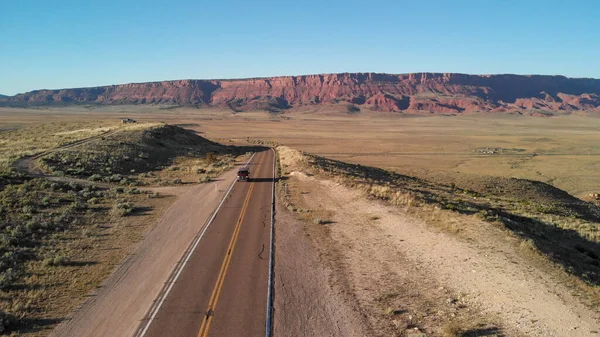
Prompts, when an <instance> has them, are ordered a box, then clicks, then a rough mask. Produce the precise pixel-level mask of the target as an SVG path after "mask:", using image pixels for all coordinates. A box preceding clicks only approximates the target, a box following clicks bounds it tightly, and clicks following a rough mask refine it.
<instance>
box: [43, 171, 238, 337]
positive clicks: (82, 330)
mask: <svg viewBox="0 0 600 337" xmlns="http://www.w3.org/2000/svg"><path fill="white" fill-rule="evenodd" d="M234 178H235V170H232V171H230V172H227V173H225V174H223V175H222V176H221V177H220V179H219V181H215V182H212V183H209V184H202V185H196V186H193V187H191V188H189V187H186V191H185V192H183V193H181V194H180V195H179V196H178V199H177V201H175V203H173V205H172V206H171V207H170V208H169V209H168V210H167V211H166V212H165V214H164V215H163V216H162V217H161V218H160V219H159V220H158V222H157V223H156V224H155V225H154V226H153V227H152V228H151V229H150V231H149V232H148V233H147V234H146V235H145V237H144V238H143V239H142V240H141V241H140V242H139V243H138V244H137V245H136V247H135V248H134V249H133V250H132V253H131V254H130V255H129V256H128V257H127V258H126V259H125V260H124V261H123V262H122V264H121V265H119V266H118V267H117V269H116V270H115V271H114V273H113V274H112V275H111V276H110V277H109V278H108V279H107V280H106V281H105V282H104V283H103V284H102V285H101V287H99V288H98V289H97V290H96V291H95V292H94V293H93V294H91V295H90V297H89V298H88V299H87V300H86V301H85V302H84V303H83V304H82V305H81V306H80V307H79V308H78V309H77V310H76V311H75V312H74V314H72V316H71V317H68V318H67V320H66V321H65V322H63V323H62V324H61V325H59V326H58V327H57V328H56V329H55V330H54V332H53V333H52V334H51V336H131V335H132V334H133V333H134V332H135V330H136V328H137V327H138V325H139V324H140V320H142V319H143V317H144V315H145V314H146V312H147V311H148V309H149V308H150V306H151V305H152V302H153V301H154V300H155V298H156V297H157V295H158V293H159V291H160V290H161V288H162V286H163V283H164V282H166V281H167V279H168V277H169V275H170V273H171V271H172V270H173V268H174V267H175V265H176V264H177V262H178V261H179V259H180V258H181V256H182V255H183V253H184V251H185V250H186V249H187V247H188V246H189V244H190V243H191V241H192V240H193V238H194V236H195V235H196V234H197V233H198V231H199V230H200V229H201V228H202V226H203V225H204V223H205V222H206V220H207V219H208V217H209V216H210V215H211V213H212V212H213V211H214V209H215V208H216V207H217V205H218V203H219V202H220V201H221V199H222V198H223V196H224V194H225V192H226V190H227V188H226V187H227V186H226V185H228V184H230V183H231V182H232V181H233V179H234ZM217 184H218V185H217ZM166 191H168V190H167V189H163V190H161V193H164V192H166Z"/></svg>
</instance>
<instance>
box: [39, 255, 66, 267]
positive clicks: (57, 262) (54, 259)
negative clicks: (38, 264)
mask: <svg viewBox="0 0 600 337" xmlns="http://www.w3.org/2000/svg"><path fill="white" fill-rule="evenodd" d="M69 262H71V260H70V259H69V257H67V256H66V255H65V254H64V253H57V254H56V255H54V256H49V257H46V258H45V259H44V261H43V262H42V263H43V264H44V265H45V266H54V267H55V266H64V265H66V264H68V263H69Z"/></svg>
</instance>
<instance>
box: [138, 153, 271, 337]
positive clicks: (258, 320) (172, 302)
mask: <svg viewBox="0 0 600 337" xmlns="http://www.w3.org/2000/svg"><path fill="white" fill-rule="evenodd" d="M273 160H274V154H273V151H271V150H268V151H264V152H260V153H257V154H256V155H255V156H254V157H253V159H252V160H251V161H250V162H249V164H248V168H249V170H250V177H251V180H250V181H249V182H244V181H240V182H236V183H235V184H234V185H233V187H232V188H231V191H230V192H229V195H228V196H227V197H226V199H225V200H224V202H223V204H222V205H221V207H220V208H219V210H218V212H217V213H216V216H215V218H214V220H213V221H212V222H211V223H210V225H209V226H208V227H207V228H206V230H205V232H204V234H203V235H202V237H201V239H200V240H199V241H198V243H197V245H195V246H194V245H193V246H192V249H193V250H191V251H190V254H189V255H188V258H187V259H186V257H185V256H184V259H183V260H184V261H186V262H185V264H183V262H180V265H183V267H182V268H181V270H180V272H179V273H178V270H177V269H175V272H174V274H173V275H172V277H171V278H170V279H169V282H167V284H165V288H164V289H163V291H161V294H160V295H159V298H158V299H157V300H156V302H155V305H154V306H153V308H152V309H151V310H150V312H149V313H148V315H147V316H146V318H145V319H144V320H143V321H142V322H141V324H140V328H139V329H138V331H137V332H136V336H144V337H159V336H160V337H163V336H171V337H179V336H199V337H204V336H264V335H265V332H266V331H265V329H266V328H265V322H266V316H267V315H266V314H267V289H268V276H269V275H268V274H269V242H270V225H271V222H270V220H271V202H272V188H273V185H272V184H273ZM222 188H224V187H222ZM175 276H177V278H176V279H175V281H174V282H173V281H172V280H173V278H174V277H175Z"/></svg>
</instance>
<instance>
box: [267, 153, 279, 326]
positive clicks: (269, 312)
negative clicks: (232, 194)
mask: <svg viewBox="0 0 600 337" xmlns="http://www.w3.org/2000/svg"><path fill="white" fill-rule="evenodd" d="M271 151H273V189H272V190H271V235H270V242H269V285H268V288H267V322H266V325H267V326H266V332H265V335H266V337H270V336H271V333H272V330H273V268H274V266H273V261H274V259H275V255H274V251H273V246H274V245H273V235H274V234H275V174H276V167H277V152H275V149H273V148H271Z"/></svg>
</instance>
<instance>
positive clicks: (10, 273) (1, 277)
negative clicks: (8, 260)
mask: <svg viewBox="0 0 600 337" xmlns="http://www.w3.org/2000/svg"><path fill="white" fill-rule="evenodd" d="M18 277H19V273H18V271H16V270H15V269H13V268H8V269H6V270H4V271H3V272H0V289H6V288H8V287H10V286H12V285H13V284H14V283H15V281H16V280H17V279H18Z"/></svg>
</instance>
